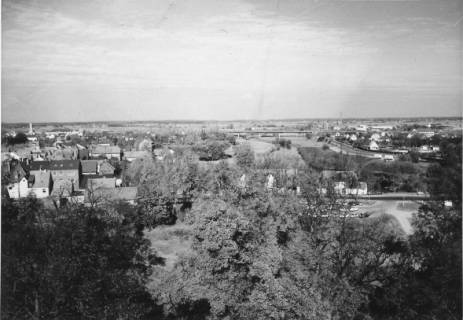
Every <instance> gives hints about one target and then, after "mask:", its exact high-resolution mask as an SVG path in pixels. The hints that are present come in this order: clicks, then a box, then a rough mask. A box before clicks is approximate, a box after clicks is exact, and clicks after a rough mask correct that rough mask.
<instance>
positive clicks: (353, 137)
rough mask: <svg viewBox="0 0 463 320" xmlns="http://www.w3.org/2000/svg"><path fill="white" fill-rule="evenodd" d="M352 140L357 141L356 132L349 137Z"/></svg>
mask: <svg viewBox="0 0 463 320" xmlns="http://www.w3.org/2000/svg"><path fill="white" fill-rule="evenodd" d="M349 139H350V140H351V141H357V136H356V135H355V134H353V135H351V136H350V138H349Z"/></svg>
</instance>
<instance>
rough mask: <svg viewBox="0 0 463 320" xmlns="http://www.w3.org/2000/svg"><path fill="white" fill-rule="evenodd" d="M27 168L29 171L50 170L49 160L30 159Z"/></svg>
mask: <svg viewBox="0 0 463 320" xmlns="http://www.w3.org/2000/svg"><path fill="white" fill-rule="evenodd" d="M29 170H31V171H39V170H50V161H32V162H31V163H30V164H29Z"/></svg>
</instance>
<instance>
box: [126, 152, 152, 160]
mask: <svg viewBox="0 0 463 320" xmlns="http://www.w3.org/2000/svg"><path fill="white" fill-rule="evenodd" d="M147 154H149V153H148V152H147V151H145V150H142V151H124V155H123V159H125V160H127V161H129V162H132V161H133V160H135V159H138V158H143V157H144V156H145V155H147Z"/></svg>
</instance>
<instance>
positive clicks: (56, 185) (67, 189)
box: [51, 180, 72, 196]
mask: <svg viewBox="0 0 463 320" xmlns="http://www.w3.org/2000/svg"><path fill="white" fill-rule="evenodd" d="M71 194H72V183H71V182H70V181H69V180H57V181H54V182H53V191H52V192H51V195H52V196H69V195H71Z"/></svg>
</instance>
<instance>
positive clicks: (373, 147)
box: [368, 141, 379, 151]
mask: <svg viewBox="0 0 463 320" xmlns="http://www.w3.org/2000/svg"><path fill="white" fill-rule="evenodd" d="M368 148H369V149H370V150H374V151H377V150H379V146H378V144H377V143H376V141H371V142H370V146H369V147H368Z"/></svg>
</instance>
